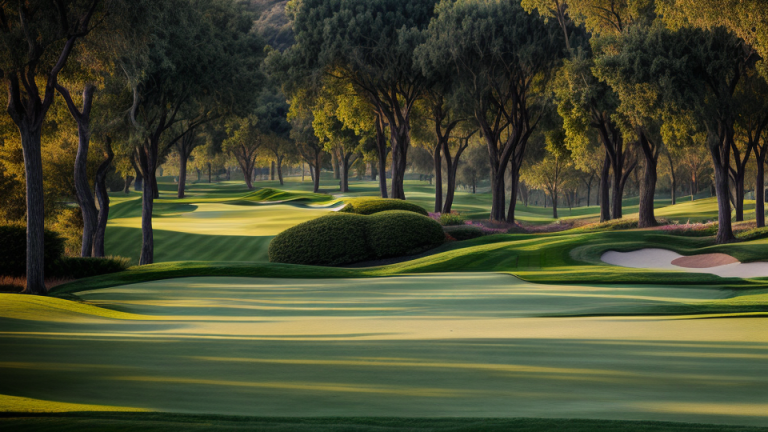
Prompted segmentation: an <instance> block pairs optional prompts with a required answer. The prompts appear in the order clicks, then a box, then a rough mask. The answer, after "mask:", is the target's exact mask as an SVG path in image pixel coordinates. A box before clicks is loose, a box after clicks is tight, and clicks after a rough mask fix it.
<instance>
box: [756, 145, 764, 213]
mask: <svg viewBox="0 0 768 432" xmlns="http://www.w3.org/2000/svg"><path fill="white" fill-rule="evenodd" d="M758 155H759V153H758ZM755 221H756V222H757V227H758V228H762V227H764V226H765V153H763V155H762V157H758V158H757V170H756V171H755Z"/></svg>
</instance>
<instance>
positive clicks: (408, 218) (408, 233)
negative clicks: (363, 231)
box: [368, 210, 445, 258]
mask: <svg viewBox="0 0 768 432" xmlns="http://www.w3.org/2000/svg"><path fill="white" fill-rule="evenodd" d="M368 221H369V223H368V244H369V245H370V246H371V248H373V253H374V255H375V258H389V257H397V256H406V255H414V254H417V253H421V252H424V251H425V250H428V249H432V248H433V247H435V246H438V245H440V244H442V243H443V242H444V241H445V233H443V228H442V227H441V226H440V224H437V223H435V221H433V220H432V219H430V218H428V217H424V216H421V215H418V214H416V213H411V212H407V211H402V210H395V211H387V212H381V213H376V214H375V215H372V216H369V217H368Z"/></svg>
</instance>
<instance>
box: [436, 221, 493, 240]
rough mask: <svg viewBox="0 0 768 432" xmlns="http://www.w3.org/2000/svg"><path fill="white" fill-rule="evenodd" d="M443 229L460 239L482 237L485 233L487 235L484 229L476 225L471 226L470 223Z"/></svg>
mask: <svg viewBox="0 0 768 432" xmlns="http://www.w3.org/2000/svg"><path fill="white" fill-rule="evenodd" d="M443 229H444V230H445V232H446V233H448V234H449V235H450V236H451V237H453V238H455V239H456V240H459V241H461V240H471V239H474V238H478V237H482V236H483V235H485V233H483V229H482V228H480V227H476V226H469V225H463V226H447V227H444V228H443Z"/></svg>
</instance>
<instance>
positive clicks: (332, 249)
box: [269, 213, 371, 265]
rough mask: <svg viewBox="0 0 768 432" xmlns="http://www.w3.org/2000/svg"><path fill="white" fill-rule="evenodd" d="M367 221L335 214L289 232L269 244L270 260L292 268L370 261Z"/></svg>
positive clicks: (347, 215) (349, 215) (291, 229)
mask: <svg viewBox="0 0 768 432" xmlns="http://www.w3.org/2000/svg"><path fill="white" fill-rule="evenodd" d="M366 239H367V219H366V217H365V216H362V215H354V214H344V213H332V214H329V215H327V216H323V217H320V218H317V219H313V220H311V221H307V222H304V223H301V224H298V225H296V226H295V227H292V228H289V229H287V230H285V231H283V232H281V233H280V234H278V235H277V236H276V237H275V238H274V239H272V241H271V242H270V243H269V260H270V261H271V262H281V263H290V264H309V265H339V264H347V263H352V262H357V261H365V260H366V259H369V257H370V255H371V253H370V249H369V247H368V245H367V243H366Z"/></svg>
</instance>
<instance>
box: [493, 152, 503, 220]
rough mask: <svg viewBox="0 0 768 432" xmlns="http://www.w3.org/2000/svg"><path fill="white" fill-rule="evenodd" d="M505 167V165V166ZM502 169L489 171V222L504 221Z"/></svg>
mask: <svg viewBox="0 0 768 432" xmlns="http://www.w3.org/2000/svg"><path fill="white" fill-rule="evenodd" d="M505 165H506V164H505ZM505 169H506V166H505V167H504V169H501V168H499V169H497V170H493V169H492V170H491V220H495V221H503V220H505V216H506V215H505V214H504V210H505V205H504V203H505V199H504V198H505V195H506V191H505V190H504V171H505Z"/></svg>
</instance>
